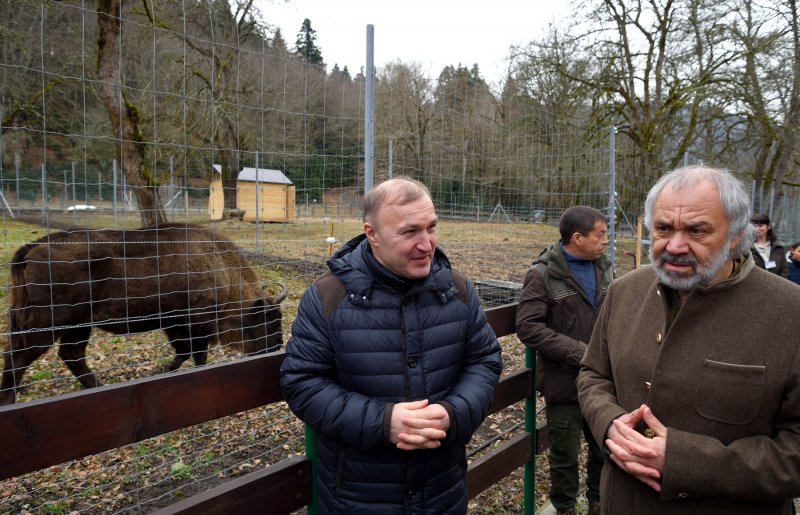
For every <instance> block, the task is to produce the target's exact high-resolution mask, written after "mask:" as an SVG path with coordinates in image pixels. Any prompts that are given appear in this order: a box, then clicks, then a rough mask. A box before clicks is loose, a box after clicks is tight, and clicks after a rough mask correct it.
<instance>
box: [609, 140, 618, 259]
mask: <svg viewBox="0 0 800 515" xmlns="http://www.w3.org/2000/svg"><path fill="white" fill-rule="evenodd" d="M608 132H609V138H608V139H609V142H608V146H609V153H608V155H609V157H608V170H609V180H608V190H609V191H608V254H609V258H610V259H611V266H617V252H616V241H615V240H616V227H615V226H616V224H615V221H616V219H617V207H616V200H617V198H616V197H617V191H616V190H617V168H616V148H617V128H616V127H610V128H609V131H608Z"/></svg>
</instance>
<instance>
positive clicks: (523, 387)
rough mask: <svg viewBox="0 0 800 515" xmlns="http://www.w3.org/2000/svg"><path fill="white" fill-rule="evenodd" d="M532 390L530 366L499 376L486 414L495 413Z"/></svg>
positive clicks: (523, 397) (519, 399) (527, 394)
mask: <svg viewBox="0 0 800 515" xmlns="http://www.w3.org/2000/svg"><path fill="white" fill-rule="evenodd" d="M532 391H533V372H532V371H531V369H530V368H523V369H520V370H515V371H514V372H512V373H511V374H508V375H505V376H503V377H501V378H500V382H499V383H498V384H497V389H496V390H495V391H494V398H493V399H492V403H491V404H490V405H489V412H488V414H489V415H491V414H492V413H497V412H498V411H500V410H501V409H503V408H506V407H508V406H511V405H512V404H514V403H515V402H519V401H521V400H523V399H525V398H526V397H528V396H529V395H530V394H531V392H532Z"/></svg>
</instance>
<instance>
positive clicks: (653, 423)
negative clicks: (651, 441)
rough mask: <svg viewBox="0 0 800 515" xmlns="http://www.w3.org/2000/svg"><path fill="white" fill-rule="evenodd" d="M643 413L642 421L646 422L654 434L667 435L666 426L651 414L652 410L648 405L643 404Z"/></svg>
mask: <svg viewBox="0 0 800 515" xmlns="http://www.w3.org/2000/svg"><path fill="white" fill-rule="evenodd" d="M643 415H644V423H645V424H647V427H649V428H650V429H652V430H653V432H655V434H656V436H661V437H666V436H667V428H666V426H664V424H662V423H661V421H660V420H658V419H657V418H656V416H655V415H653V410H651V409H650V408H649V407H647V406H645V409H644V410H643Z"/></svg>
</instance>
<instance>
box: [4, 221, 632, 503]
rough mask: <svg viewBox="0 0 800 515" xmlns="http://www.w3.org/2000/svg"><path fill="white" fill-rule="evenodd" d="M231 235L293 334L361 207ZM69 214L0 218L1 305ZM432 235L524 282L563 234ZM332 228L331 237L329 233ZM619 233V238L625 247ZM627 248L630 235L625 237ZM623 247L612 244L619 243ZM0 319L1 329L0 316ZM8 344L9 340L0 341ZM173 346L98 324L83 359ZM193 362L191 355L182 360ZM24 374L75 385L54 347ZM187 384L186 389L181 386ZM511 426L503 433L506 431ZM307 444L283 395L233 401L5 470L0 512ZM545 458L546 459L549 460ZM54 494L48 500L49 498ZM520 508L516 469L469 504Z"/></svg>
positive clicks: (137, 486) (182, 489) (200, 479)
mask: <svg viewBox="0 0 800 515" xmlns="http://www.w3.org/2000/svg"><path fill="white" fill-rule="evenodd" d="M195 221H196V222H201V223H204V224H205V225H208V226H211V227H213V228H215V229H216V230H218V231H219V232H221V233H223V234H225V235H227V236H228V237H229V238H231V239H232V240H233V241H234V242H236V243H237V244H238V245H239V246H240V247H241V248H242V249H243V250H245V251H246V252H247V253H248V255H250V256H251V261H252V264H253V266H254V268H255V270H256V271H257V273H258V274H259V276H260V277H261V279H262V282H265V283H268V284H271V283H276V282H280V283H282V284H285V285H286V286H287V287H288V288H289V296H288V298H287V300H286V301H285V302H284V303H283V305H282V312H283V317H284V333H285V336H284V338H285V339H287V338H288V337H289V335H290V334H291V321H292V320H293V319H294V317H295V314H296V310H297V304H298V302H299V300H300V298H301V296H302V294H303V292H304V291H305V289H306V288H307V287H308V285H309V284H310V283H311V281H312V280H313V279H314V278H315V277H316V276H317V275H318V274H319V273H320V272H322V271H323V270H324V269H325V261H326V260H327V259H328V257H330V255H331V253H332V252H335V251H336V250H337V249H338V248H339V247H340V246H341V245H342V244H343V243H344V242H346V241H347V240H349V239H350V238H352V237H354V236H356V235H358V234H360V233H361V228H362V224H361V223H360V222H359V221H358V220H356V219H330V218H321V217H316V218H301V219H298V220H297V221H296V222H294V223H287V224H260V225H255V224H251V223H247V222H241V221H239V220H222V221H220V222H215V223H209V222H207V221H204V220H200V219H197V220H195ZM79 223H80V224H81V225H83V226H86V227H92V228H109V227H114V226H115V221H114V219H113V218H112V217H109V216H105V215H103V214H102V213H101V214H96V215H93V216H92V217H88V216H87V217H81V218H80V219H79ZM69 225H71V218H64V219H57V218H53V219H51V220H50V227H51V228H50V229H47V228H43V227H41V226H39V225H36V224H35V223H30V222H24V221H19V220H8V219H6V220H4V224H3V227H2V233H1V234H0V238H1V239H2V244H0V268H2V269H3V270H4V271H5V273H2V272H0V309H2V310H5V309H6V308H7V301H8V300H7V299H8V296H7V295H6V294H5V293H6V292H7V276H8V273H7V272H8V263H9V260H10V259H11V256H12V255H13V252H14V251H15V250H16V249H17V248H18V247H19V246H20V245H23V244H25V243H27V242H29V241H32V240H35V239H38V238H40V237H41V236H43V235H45V234H47V231H48V230H53V228H54V227H66V226H69ZM137 225H138V218H136V219H135V220H131V219H127V220H118V221H117V227H126V228H133V227H136V226H137ZM438 233H439V244H440V245H441V246H442V247H443V248H444V250H445V252H446V253H447V255H448V257H449V258H450V260H451V263H452V264H453V266H455V267H456V268H458V269H460V270H461V271H463V272H464V273H465V274H466V275H467V276H468V277H470V278H471V279H473V280H487V279H496V280H503V281H511V282H519V283H521V282H522V279H523V278H524V275H525V272H526V271H527V269H528V267H529V266H530V264H531V262H532V261H533V259H534V258H535V257H536V256H537V255H538V254H539V252H541V250H542V249H544V248H545V247H546V246H547V245H550V244H551V243H552V242H553V241H555V240H556V239H558V232H557V230H556V228H554V227H552V226H548V225H541V224H486V223H476V222H463V221H451V220H442V221H441V222H440V224H439V227H438ZM330 236H333V237H335V238H336V242H335V243H334V244H332V245H331V244H328V243H326V240H327V238H329V237H330ZM620 245H622V243H618V248H620ZM624 245H628V248H633V247H632V246H631V245H630V244H629V242H627V243H624ZM618 252H619V251H618ZM0 320H2V322H0V329H2V331H5V330H6V327H7V326H6V325H5V324H6V323H7V322H6V320H5V317H0ZM4 344H6V343H5V342H4ZM502 345H503V351H504V357H503V359H504V365H505V370H506V371H507V372H508V371H512V370H517V369H519V368H523V367H524V352H523V349H522V345H521V344H520V343H519V341H518V340H517V339H516V337H507V338H503V339H502ZM172 356H173V350H172V348H171V346H170V345H169V344H168V342H167V341H166V338H165V337H164V335H163V334H162V333H160V332H152V333H145V334H139V335H130V336H119V335H109V334H107V333H104V332H103V331H99V330H95V331H94V332H93V335H92V338H91V340H90V343H89V346H88V348H87V357H88V362H89V364H90V367H91V368H93V369H94V370H95V372H96V373H97V375H98V377H99V379H100V380H101V381H102V382H104V383H107V384H109V383H116V382H122V381H127V380H130V379H134V378H138V377H144V376H147V375H150V374H152V373H153V371H154V370H157V369H160V367H161V366H163V365H164V364H165V363H169V362H170V361H171V359H172ZM238 357H239V354H238V353H237V352H235V351H233V350H231V349H222V348H220V347H217V346H215V347H212V348H211V349H210V351H209V360H208V362H209V363H214V362H219V361H225V360H231V359H237V358H238ZM188 366H192V364H191V360H188V361H187V363H186V364H184V367H188ZM25 380H26V382H27V383H28V386H27V387H26V388H25V389H24V391H22V392H21V394H20V396H19V400H20V402H27V401H30V400H33V399H37V398H43V397H48V396H52V395H59V394H63V393H67V392H71V391H77V390H80V385H79V384H78V382H77V380H75V378H74V377H72V375H71V374H70V373H69V372H68V371H67V370H66V367H65V366H64V365H63V364H62V363H60V361H59V359H58V357H57V356H56V353H55V352H53V350H50V351H49V352H48V353H47V354H45V356H43V357H42V358H41V359H39V360H38V361H36V362H35V363H34V364H33V365H32V366H31V369H30V370H29V371H28V373H27V374H26V375H25ZM187 395H190V392H187ZM521 417H522V409H521V406H514V407H511V408H509V409H507V410H503V411H502V412H500V413H498V414H496V415H494V416H493V417H492V418H491V419H489V420H487V421H486V422H485V423H484V425H483V426H482V428H481V433H480V435H478V436H476V439H475V441H474V443H473V445H474V446H475V447H476V446H478V445H479V444H480V443H482V442H483V441H485V439H486V438H489V437H491V436H494V435H496V434H504V436H503V437H502V438H501V441H504V439H508V437H510V436H511V435H512V434H513V433H512V432H511V430H510V428H511V427H513V426H514V425H516V424H518V423H519V422H520V421H521ZM505 433H507V434H505ZM302 452H303V430H302V424H300V423H299V422H298V421H297V420H296V419H295V418H294V417H293V415H291V413H289V411H288V409H287V408H286V406H285V404H284V403H277V404H275V405H270V406H266V407H264V408H262V409H258V410H252V411H250V412H246V413H240V414H238V415H237V416H234V417H226V418H225V419H221V420H217V421H214V422H210V423H207V424H201V425H199V426H196V427H193V428H189V429H186V430H183V431H179V432H176V433H174V434H171V435H167V436H164V437H159V438H153V439H150V440H146V441H144V442H141V443H139V444H136V445H132V446H128V447H125V448H121V449H118V450H116V451H113V452H108V453H102V454H100V455H97V456H92V457H89V458H85V459H83V460H79V461H77V462H72V463H68V464H64V465H61V466H57V467H51V468H50V469H45V470H43V471H39V472H36V473H32V474H27V475H25V476H22V477H19V478H13V479H10V480H6V481H2V482H0V513H18V512H21V511H31V512H36V511H37V510H38V511H39V512H42V513H44V512H45V510H50V509H57V510H60V509H61V507H62V506H63V507H64V510H65V511H63V512H75V511H77V512H81V511H82V512H86V513H94V512H98V511H114V512H123V513H124V512H141V511H149V510H152V509H155V508H157V507H159V506H163V505H165V504H169V503H170V502H174V501H175V500H177V499H178V498H180V497H183V496H186V495H192V494H193V493H195V492H197V491H202V490H204V489H206V488H209V487H210V486H213V485H214V484H216V483H219V482H220V481H222V480H224V479H226V478H231V477H236V476H237V475H240V474H242V473H246V472H249V471H251V470H252V469H253V468H257V467H263V466H265V465H267V464H270V463H276V462H278V461H280V460H282V459H286V458H287V457H289V456H292V455H294V454H299V453H302ZM545 461H546V460H545ZM537 469H538V470H539V472H540V477H542V478H544V479H540V482H539V484H538V490H537V498H538V499H539V500H540V502H541V501H542V498H543V497H544V496H546V463H545V462H544V461H542V459H541V458H540V460H539V465H538V466H537ZM47 506H53V507H54V508H47ZM521 510H522V475H521V470H518V471H516V472H515V473H514V474H512V475H511V476H510V477H509V478H507V479H505V480H503V481H502V482H501V483H499V484H498V485H495V486H494V487H493V488H490V489H489V490H487V491H486V492H484V493H483V494H481V495H480V496H479V497H478V498H477V499H475V500H473V502H471V503H470V513H474V514H478V513H480V514H484V513H487V514H488V513H517V512H520V511H521Z"/></svg>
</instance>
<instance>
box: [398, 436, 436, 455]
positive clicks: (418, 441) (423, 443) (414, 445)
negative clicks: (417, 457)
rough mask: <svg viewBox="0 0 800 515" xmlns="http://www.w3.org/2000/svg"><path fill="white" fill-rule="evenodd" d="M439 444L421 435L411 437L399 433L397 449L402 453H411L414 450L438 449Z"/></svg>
mask: <svg viewBox="0 0 800 515" xmlns="http://www.w3.org/2000/svg"><path fill="white" fill-rule="evenodd" d="M440 445H441V442H440V441H439V440H431V439H429V438H425V437H424V436H421V435H413V434H408V433H401V434H400V435H399V436H398V441H397V448H398V449H402V450H404V451H411V450H414V449H435V448H436V447H439V446H440Z"/></svg>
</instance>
